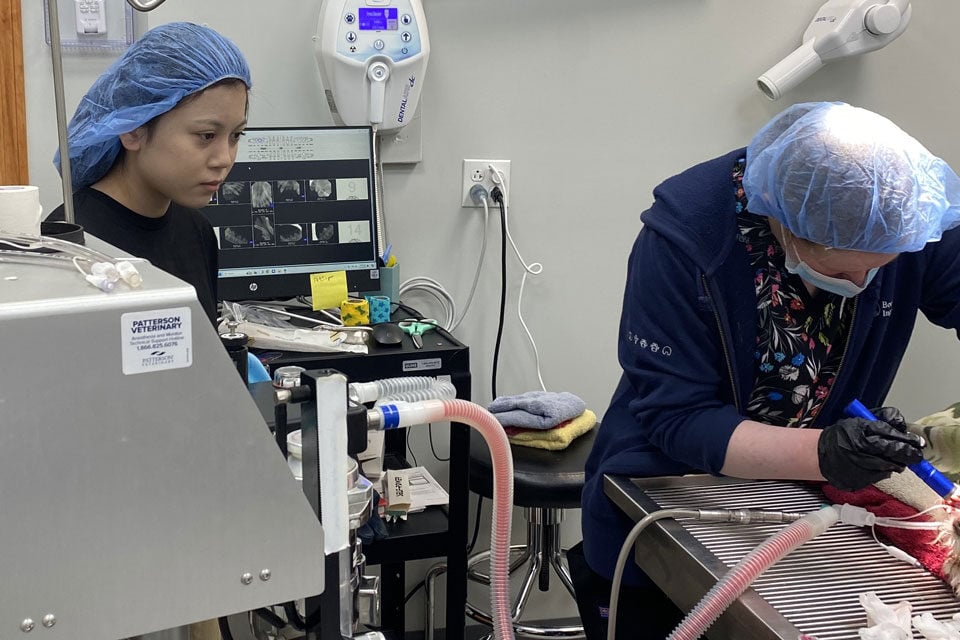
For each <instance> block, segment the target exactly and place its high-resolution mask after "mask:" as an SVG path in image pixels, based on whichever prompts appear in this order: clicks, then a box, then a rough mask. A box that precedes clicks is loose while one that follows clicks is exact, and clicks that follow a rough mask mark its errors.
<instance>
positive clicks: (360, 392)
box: [347, 376, 437, 404]
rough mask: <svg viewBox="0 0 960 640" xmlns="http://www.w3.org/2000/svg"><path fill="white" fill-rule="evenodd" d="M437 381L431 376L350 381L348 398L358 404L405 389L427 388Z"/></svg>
mask: <svg viewBox="0 0 960 640" xmlns="http://www.w3.org/2000/svg"><path fill="white" fill-rule="evenodd" d="M436 383H437V379H436V378H433V377H431V376H410V377H407V378H381V379H380V380H373V381H371V382H351V383H350V385H349V386H348V387H347V389H348V394H349V396H350V400H352V401H353V402H356V403H358V404H366V403H368V402H374V401H375V400H377V399H378V398H382V397H385V396H392V395H395V394H398V393H403V392H405V391H416V390H417V389H429V388H431V387H433V386H434V385H435V384H436Z"/></svg>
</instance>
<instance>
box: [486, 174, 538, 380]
mask: <svg viewBox="0 0 960 640" xmlns="http://www.w3.org/2000/svg"><path fill="white" fill-rule="evenodd" d="M487 166H488V167H489V168H490V171H491V173H492V174H493V183H494V184H495V185H497V186H498V187H500V190H501V191H503V220H504V226H505V227H506V233H507V239H508V240H509V241H510V246H512V247H513V252H514V253H515V254H516V255H517V260H519V261H520V264H521V266H523V277H522V278H521V279H520V292H519V293H518V294H517V318H518V319H519V320H520V326H522V327H523V330H524V332H525V333H526V334H527V339H528V340H530V345H531V346H532V347H533V356H534V361H535V363H536V367H537V380H539V381H540V389H542V390H543V391H546V390H547V386H546V385H545V384H544V383H543V373H542V372H541V370H540V351H539V350H538V349H537V342H536V340H534V339H533V334H532V333H531V332H530V328H529V327H528V326H527V323H526V321H525V320H524V319H523V287H524V285H525V284H526V283H527V276H528V275H532V276H538V275H540V274H541V273H543V265H542V264H541V263H539V262H531V263H530V264H527V261H526V260H524V259H523V256H522V255H520V249H518V248H517V243H516V242H514V240H513V236H512V235H511V234H510V224H509V220H510V217H509V213H510V209H509V207H508V206H507V203H508V202H510V192H509V187H508V186H507V182H506V180H505V179H504V176H503V172H502V171H500V170H499V169H498V168H496V167H495V166H493V165H492V164H490V165H487Z"/></svg>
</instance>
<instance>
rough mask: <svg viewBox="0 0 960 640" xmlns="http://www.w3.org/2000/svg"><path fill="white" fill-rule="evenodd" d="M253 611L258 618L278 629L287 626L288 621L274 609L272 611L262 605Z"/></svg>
mask: <svg viewBox="0 0 960 640" xmlns="http://www.w3.org/2000/svg"><path fill="white" fill-rule="evenodd" d="M253 612H254V613H255V614H256V615H257V617H258V618H260V619H261V620H263V621H264V622H266V623H267V624H269V625H270V626H271V627H273V628H275V629H277V630H280V629H283V628H284V627H285V626H287V621H286V620H284V619H283V618H281V617H280V616H278V615H277V614H275V613H274V612H273V611H270V609H266V608H264V607H260V608H259V609H255V610H254V611H253Z"/></svg>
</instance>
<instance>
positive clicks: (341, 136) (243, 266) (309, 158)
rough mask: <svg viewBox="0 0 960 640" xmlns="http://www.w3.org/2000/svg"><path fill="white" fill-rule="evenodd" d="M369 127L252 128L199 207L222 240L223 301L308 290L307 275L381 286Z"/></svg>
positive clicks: (361, 287) (364, 287)
mask: <svg viewBox="0 0 960 640" xmlns="http://www.w3.org/2000/svg"><path fill="white" fill-rule="evenodd" d="M374 180H375V172H374V167H373V134H372V130H371V128H370V127H310V128H270V129H259V128H250V129H247V131H246V135H245V136H243V138H242V139H241V140H240V143H239V146H238V151H237V159H236V162H235V164H234V166H233V169H231V171H230V174H229V175H228V176H227V179H226V180H225V181H224V182H223V184H222V185H221V186H220V189H219V190H218V192H217V194H216V197H215V198H212V199H211V202H210V204H209V205H208V206H206V207H204V208H203V210H202V213H203V215H204V216H205V217H206V218H207V219H208V220H209V221H210V223H211V224H212V225H213V226H214V229H215V231H216V234H217V240H218V242H219V255H218V258H219V270H218V289H219V297H220V299H222V300H247V299H252V300H263V299H282V298H292V297H296V296H308V295H310V274H312V273H323V272H329V271H345V272H346V273H347V283H348V288H349V289H350V290H351V291H376V290H378V289H379V281H378V280H377V277H378V273H379V272H378V270H377V268H378V265H377V256H378V254H379V248H378V247H377V246H376V243H377V240H376V239H377V215H376V202H375V199H374V198H373V197H372V194H373V193H374Z"/></svg>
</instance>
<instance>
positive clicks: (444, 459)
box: [427, 422, 450, 462]
mask: <svg viewBox="0 0 960 640" xmlns="http://www.w3.org/2000/svg"><path fill="white" fill-rule="evenodd" d="M427 433H428V434H429V435H430V451H431V452H432V453H433V457H434V458H436V459H437V461H438V462H450V456H449V455H448V456H447V457H446V458H441V457H440V456H438V455H437V450H436V449H434V448H433V423H432V422H431V423H428V424H427Z"/></svg>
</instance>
